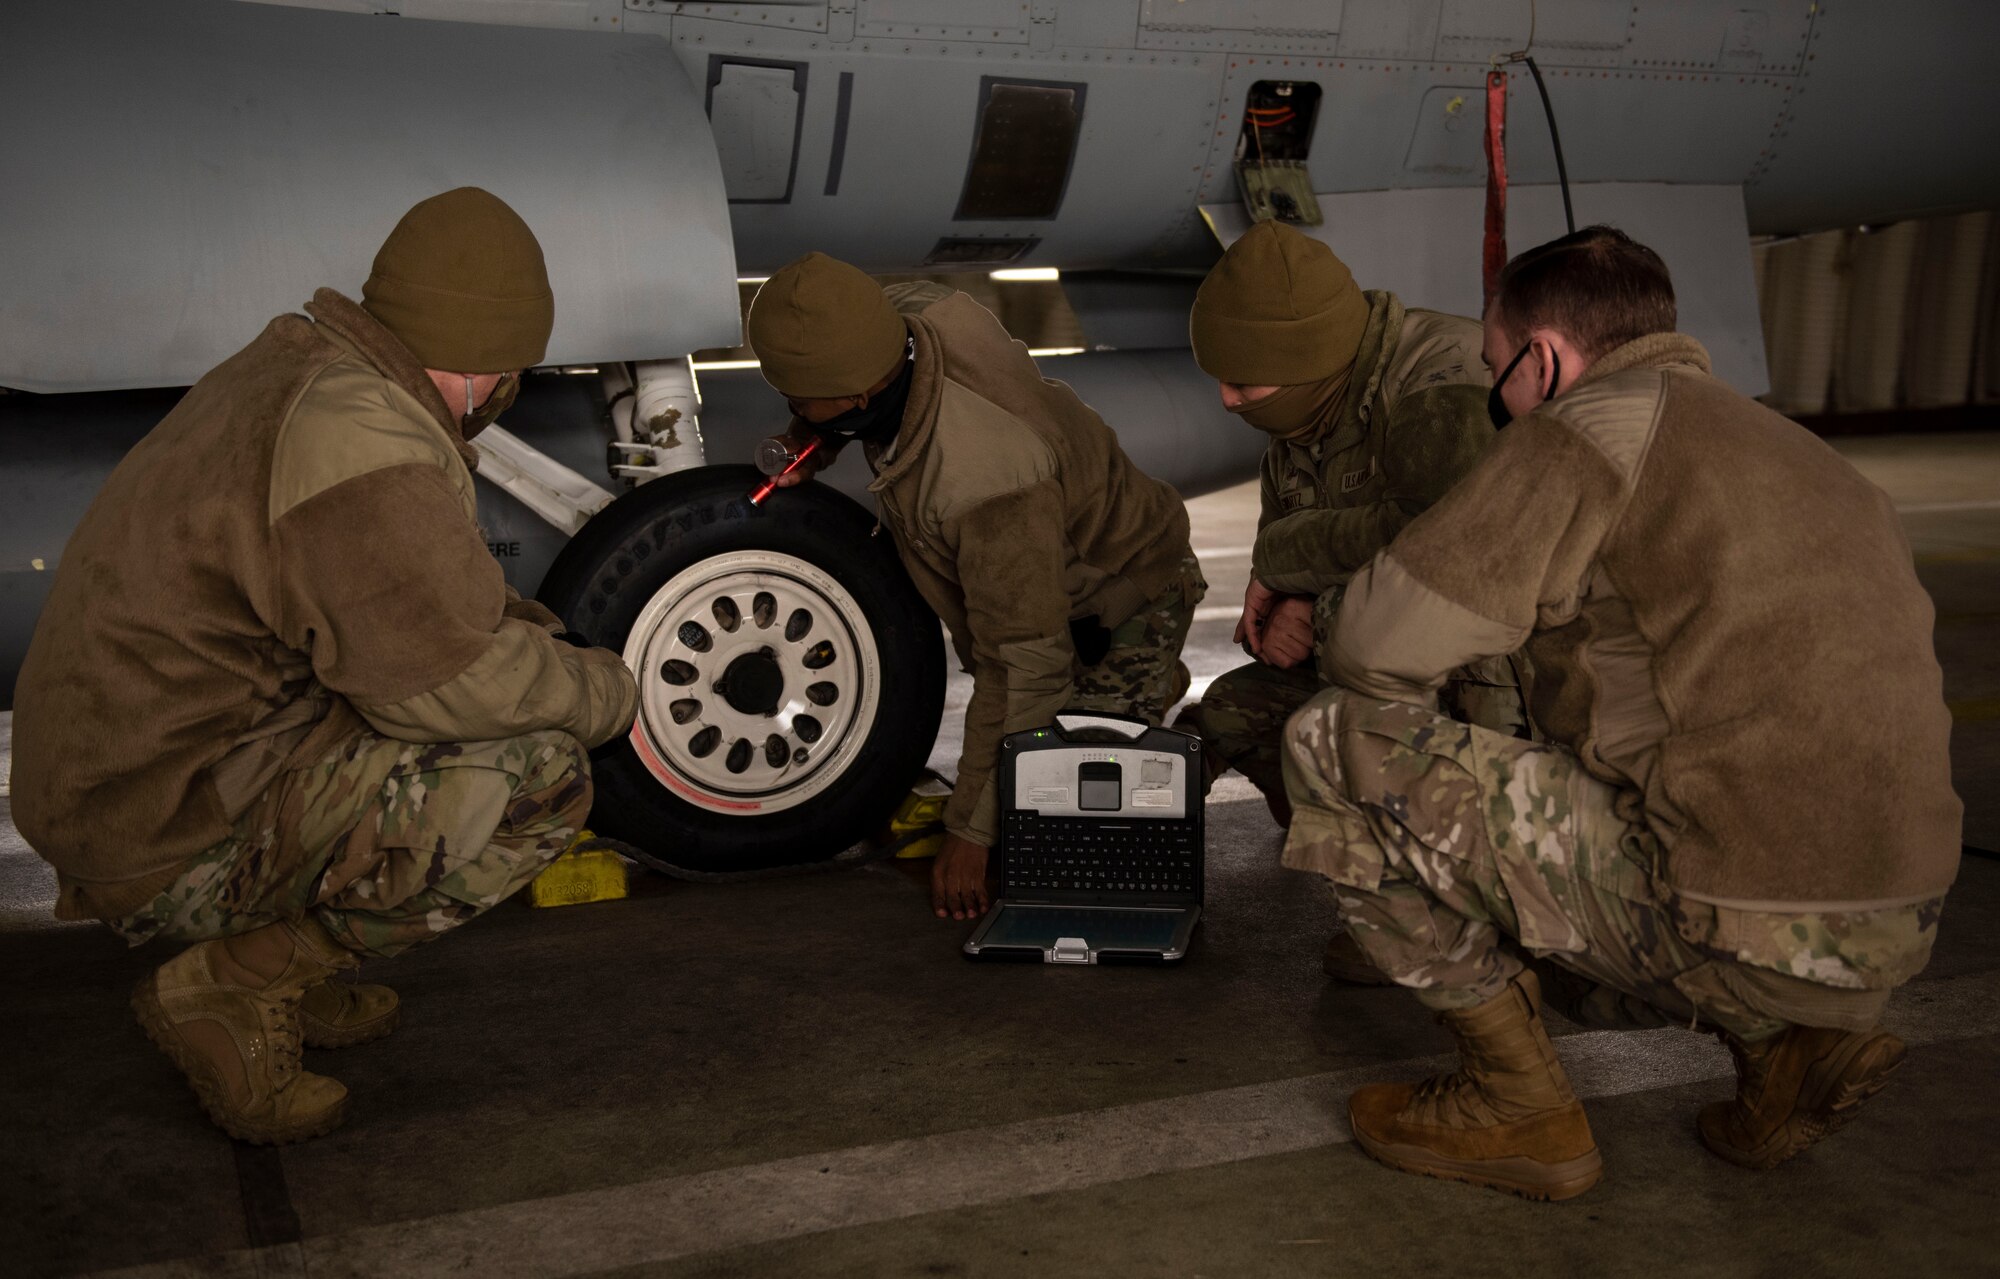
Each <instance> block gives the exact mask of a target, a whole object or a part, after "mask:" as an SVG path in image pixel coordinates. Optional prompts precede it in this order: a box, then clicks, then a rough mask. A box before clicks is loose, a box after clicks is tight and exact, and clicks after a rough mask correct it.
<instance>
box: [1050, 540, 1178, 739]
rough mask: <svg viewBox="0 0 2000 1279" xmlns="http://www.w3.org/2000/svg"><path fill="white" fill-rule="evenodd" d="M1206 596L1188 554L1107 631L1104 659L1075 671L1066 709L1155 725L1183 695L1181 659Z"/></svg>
mask: <svg viewBox="0 0 2000 1279" xmlns="http://www.w3.org/2000/svg"><path fill="white" fill-rule="evenodd" d="M1207 593H1208V583H1207V582H1206V581H1204V580H1202V576H1201V562H1200V561H1199V560H1197V559H1195V557H1194V552H1192V551H1190V552H1188V555H1187V558H1186V559H1184V560H1182V561H1181V567H1180V573H1179V575H1178V576H1177V577H1176V578H1175V580H1174V583H1173V584H1172V585H1171V586H1169V587H1168V588H1167V589H1166V590H1165V591H1164V592H1162V593H1161V594H1160V596H1159V597H1158V598H1156V599H1154V600H1152V601H1151V602H1149V603H1148V604H1147V605H1146V607H1144V608H1142V609H1140V610H1139V612H1138V613H1136V614H1134V615H1133V616H1132V617H1130V618H1128V619H1127V620H1126V621H1125V622H1124V623H1122V624H1121V625H1119V626H1117V627H1116V628H1114V629H1113V630H1112V632H1111V647H1110V649H1109V650H1107V651H1106V652H1105V654H1104V657H1103V658H1102V659H1101V660H1099V661H1097V662H1095V663H1093V664H1092V665H1089V666H1081V665H1079V667H1078V669H1077V671H1076V692H1075V694H1074V695H1073V696H1072V697H1071V698H1070V701H1069V706H1068V709H1070V710H1078V711H1099V712H1103V713H1106V714H1112V715H1135V716H1137V717H1139V718H1140V719H1143V720H1145V721H1146V722H1147V723H1149V724H1158V723H1159V722H1160V721H1161V719H1162V718H1164V717H1165V715H1166V713H1167V708H1168V707H1170V706H1172V705H1173V704H1174V703H1175V702H1178V701H1179V700H1181V698H1182V697H1184V696H1186V695H1187V691H1188V682H1189V680H1188V668H1187V664H1186V663H1185V662H1183V661H1181V649H1182V647H1184V646H1185V645H1186V644H1187V637H1188V628H1189V627H1190V626H1192V625H1194V610H1195V606H1196V605H1197V604H1200V603H1201V600H1202V597H1203V596H1204V595H1206V594H1207Z"/></svg>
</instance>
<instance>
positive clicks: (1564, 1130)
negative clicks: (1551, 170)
mask: <svg viewBox="0 0 2000 1279" xmlns="http://www.w3.org/2000/svg"><path fill="white" fill-rule="evenodd" d="M1674 318H1675V307H1674V297H1673V288H1672V285H1671V283H1670V282H1669V280H1668V278H1667V272H1666V268H1665V267H1664V266H1663V265H1662V264H1661V262H1660V260H1659V258H1658V257H1657V256H1655V255H1654V254H1653V253H1652V251H1651V250H1649V249H1646V248H1644V247H1643V246H1641V245H1638V244H1635V243H1633V242H1632V241H1631V240H1630V239H1628V238H1626V237H1625V236H1624V235H1622V234H1621V233H1619V232H1616V231H1612V230H1609V229H1607V228H1603V227H1590V228H1586V229H1585V230H1583V231H1579V232H1577V233H1575V234H1573V235H1570V236H1567V237H1564V238H1563V239H1561V240H1557V241H1554V242H1553V243H1551V244H1548V245H1544V246H1542V247H1541V248H1539V249H1534V250H1530V251H1529V252H1527V253H1525V254H1523V255H1521V256H1520V257H1519V258H1516V259H1515V260H1514V261H1513V262H1511V263H1509V264H1508V266H1507V268H1506V270H1505V272H1504V273H1503V274H1502V276H1501V281H1500V289H1499V296H1498V297H1497V298H1496V299H1495V300H1494V302H1493V304H1492V306H1491V308H1490V309H1489V311H1488V313H1487V317H1486V337H1485V342H1486V345H1485V358H1486V361H1487V363H1488V365H1489V367H1493V368H1496V369H1498V370H1500V372H1499V375H1498V378H1497V388H1498V389H1497V391H1496V394H1495V400H1496V404H1495V419H1496V421H1498V422H1500V423H1501V424H1502V425H1505V423H1506V422H1507V420H1508V417H1509V416H1510V415H1511V414H1523V415H1525V416H1524V417H1523V419H1522V420H1521V421H1519V422H1517V423H1515V424H1513V425H1511V426H1507V427H1506V429H1505V430H1504V431H1503V432H1502V434H1501V436H1500V438H1499V440H1498V442H1497V443H1496V444H1495V445H1494V447H1493V449H1492V450H1491V451H1490V452H1489V453H1488V455H1487V457H1486V459H1485V460H1484V461H1483V462H1482V463H1480V465H1479V466H1478V467H1477V468H1476V469H1475V470H1474V471H1473V472H1472V473H1471V474H1470V475H1468V476H1467V477H1466V478H1465V479H1464V480H1463V481H1461V482H1460V483H1459V485H1458V486H1457V487H1456V488H1454V489H1453V490H1452V491H1451V492H1450V493H1448V494H1446V495H1445V496H1444V497H1443V498H1442V499H1441V500H1440V501H1439V502H1438V503H1437V504H1436V505H1435V506H1433V507H1432V508H1431V509H1430V510H1429V511H1428V512H1426V513H1425V514H1424V515H1422V516H1420V517H1418V518H1417V519H1416V520H1415V521H1413V522H1412V523H1411V524H1410V525H1409V527H1408V528H1406V529H1404V530H1403V532H1402V533H1401V534H1400V535H1398V537H1397V538H1396V540H1395V542H1394V543H1392V544H1391V545H1390V547H1389V549H1388V551H1387V552H1386V553H1385V554H1384V555H1382V556H1381V557H1379V558H1378V559H1377V560H1375V562H1374V563H1373V564H1371V565H1369V566H1368V567H1366V568H1363V569H1362V570H1361V571H1360V572H1358V573H1357V574H1356V575H1355V577H1354V580H1353V582H1352V583H1351V584H1350V587H1349V589H1348V593H1347V599H1346V601H1345V603H1344V604H1343V605H1342V607H1341V610H1340V615H1339V618H1338V622H1337V625H1336V626H1335V629H1334V634H1333V643H1332V667H1333V671H1334V675H1335V678H1336V679H1337V681H1338V682H1339V684H1340V685H1342V687H1339V688H1335V689H1331V690H1329V691H1327V692H1325V693H1322V694H1320V695H1319V696H1317V697H1315V698H1314V699H1313V700H1312V701H1311V702H1309V703H1307V705H1306V707H1305V708H1304V709H1303V710H1301V711H1300V712H1299V713H1298V715H1297V716H1295V717H1294V718H1293V720H1292V721H1291V723H1290V725H1289V727H1288V728H1287V731H1286V751H1287V754H1286V761H1285V769H1286V784H1287V786H1288V787H1289V789H1290V792H1291V796H1292V800H1293V803H1294V804H1295V805H1296V807H1297V816H1296V819H1295V820H1294V822H1293V825H1292V828H1291V832H1290V835H1289V838H1288V840H1287V843H1286V847H1285V864H1286V865H1288V866H1292V867H1295V868H1297V869H1301V870H1309V871H1315V872H1317V873H1319V874H1321V875H1323V876H1325V877H1326V878H1327V879H1328V880H1330V881H1331V882H1332V884H1333V885H1334V889H1335V893H1336V896H1337V897H1338V900H1339V902H1340V908H1341V912H1342V914H1343V915H1344V916H1345V918H1346V920H1347V923H1348V926H1349V928H1350V929H1351V930H1352V932H1353V934H1354V936H1355V937H1356V939H1357V940H1358V941H1359V943H1360V946H1361V949H1362V950H1363V951H1364V952H1366V954H1367V956H1368V957H1369V958H1370V959H1371V960H1373V961H1374V963H1375V964H1376V965H1377V966H1378V967H1379V968H1380V969H1381V970H1382V971H1384V972H1386V973H1387V974H1389V975H1390V976H1391V977H1393V978H1394V979H1395V980H1396V981H1397V982H1398V983H1399V984H1401V985H1404V986H1407V987H1409V988H1410V989H1411V990H1412V991H1413V992H1414V993H1415V994H1416V996H1417V998H1418V999H1419V1000H1421V1001H1422V1002H1423V1003H1424V1004H1425V1005H1426V1006H1427V1007H1429V1008H1431V1009H1433V1010H1435V1011H1436V1012H1438V1013H1439V1014H1440V1016H1441V1018H1442V1020H1443V1021H1444V1023H1445V1025H1446V1026H1447V1027H1448V1028H1449V1029H1450V1030H1451V1031H1452V1033H1453V1035H1454V1036H1455V1037H1456V1038H1457V1040H1458V1043H1459V1047H1460V1058H1461V1065H1460V1067H1459V1069H1458V1070H1457V1071H1456V1072H1454V1073H1452V1074H1449V1075H1445V1076H1442V1077H1439V1078H1436V1079H1432V1080H1428V1081H1425V1082H1424V1083H1423V1084H1420V1085H1409V1084H1380V1085H1373V1086H1370V1087H1366V1088H1362V1089H1360V1090H1359V1091H1357V1092H1356V1093H1355V1094H1354V1096H1353V1097H1352V1098H1351V1099H1350V1101H1349V1103H1348V1114H1349V1119H1350V1121H1351V1123H1352V1126H1353V1130H1354V1135H1355V1139H1356V1140H1357V1142H1359V1144H1360V1145H1361V1147H1362V1149H1364V1150H1365V1151H1367V1152H1368V1153H1369V1154H1371V1155H1373V1156H1374V1157H1376V1158H1377V1159H1379V1160H1381V1161H1382V1162H1384V1163H1386V1164H1389V1165H1390V1166H1391V1167H1395V1168H1399V1169H1403V1170H1405V1171H1410V1172H1418V1173H1424V1174H1426V1175H1429V1176H1434V1177H1445V1178H1450V1179H1454V1180H1459V1181H1469V1182H1473V1183H1475V1184H1479V1185H1486V1186H1493V1187H1496V1188H1500V1189H1504V1190H1510V1191H1513V1192H1515V1193H1517V1194H1522V1195H1526V1196H1529V1197H1532V1198H1538V1199H1562V1198H1568V1197H1570V1196H1572V1195H1577V1194H1581V1193H1582V1192H1584V1191H1585V1190H1587V1189H1589V1188H1590V1186H1591V1185H1592V1184H1594V1183H1595V1182H1596V1181H1597V1179H1598V1176H1599V1173H1600V1170H1601V1162H1600V1159H1599V1156H1598V1153H1597V1147H1596V1143H1595V1142H1594V1140H1593V1139H1592V1137H1591V1133H1590V1126H1589V1124H1588V1123H1587V1122H1586V1120H1585V1118H1584V1114H1583V1107H1582V1105H1581V1103H1580V1102H1579V1101H1578V1100H1577V1098H1576V1096H1575V1094H1574V1093H1573V1092H1572V1091H1571V1090H1570V1086H1569V1083H1568V1080H1567V1079H1566V1078H1565V1076H1564V1074H1563V1070H1562V1064H1561V1062H1560V1061H1559V1060H1558V1059H1557V1056H1556V1052H1555V1048H1554V1045H1553V1044H1552V1043H1551V1041H1550V1039H1549V1036H1548V1034H1547V1032H1546V1030H1545V1029H1544V1028H1543V1025H1542V1021H1541V1017H1540V1011H1539V1010H1540V1007H1541V1003H1542V1000H1543V999H1544V998H1545V997H1546V998H1548V999H1549V1000H1550V1001H1551V1002H1553V1003H1555V1004H1556V1006H1557V1007H1559V1008H1560V1009H1561V1010H1562V1011H1563V1012H1564V1013H1565V1014H1567V1015H1569V1016H1571V1017H1573V1018H1575V1019H1576V1020H1578V1021H1580V1022H1583V1023H1584V1024H1588V1025H1598V1026H1607V1027H1618V1026H1634V1025H1653V1026H1657V1025H1673V1024H1678V1025H1682V1026H1702V1027H1705V1028H1707V1029H1708V1030H1710V1031H1713V1032H1715V1033H1717V1034H1719V1035H1720V1036H1721V1038H1722V1040H1723V1042H1724V1043H1725V1044H1727V1045H1728V1047H1729V1049H1730V1052H1731V1054H1732V1055H1733V1056H1734V1058H1735V1063H1736V1072H1737V1093H1736V1098H1735V1100H1734V1101H1729V1102H1716V1103H1714V1104H1712V1105H1710V1106H1708V1107H1706V1108H1705V1109H1703V1110H1702V1111H1701V1113H1700V1115H1699V1117H1698V1120H1697V1129H1698V1132H1699V1134H1700V1137H1701V1140H1702V1141H1703V1142H1704V1143H1705V1144H1706V1145H1707V1146H1708V1148H1709V1149H1710V1150H1712V1151H1714V1152H1715V1153H1716V1154H1717V1155H1720V1156H1721V1157H1723V1158H1725V1159H1727V1160H1729V1161H1731V1162H1732V1163H1736V1164H1740V1165H1743V1166H1745V1167H1749V1168H1770V1167H1773V1166H1775V1165H1776V1164H1778V1163H1780V1162H1782V1161H1784V1160H1786V1159H1788V1158H1790V1157H1792V1156H1793V1155H1795V1154H1797V1153H1798V1152H1799V1151H1800V1150H1803V1149H1804V1148H1805V1147H1806V1146H1808V1145H1810V1144H1811V1143H1812V1142H1814V1141H1816V1140H1818V1139H1819V1138H1821V1137H1823V1136H1825V1135H1826V1134H1827V1133H1829V1132H1832V1131H1833V1130H1835V1129H1836V1128H1838V1127H1839V1126H1840V1125H1841V1124H1843V1123H1844V1122H1846V1121H1847V1120H1848V1118H1850V1117H1851V1115H1852V1114H1853V1112H1854V1109H1855V1107H1857V1106H1858V1105H1859V1104H1860V1103H1861V1102H1863V1101H1865V1100H1867V1099H1868V1098H1869V1097H1870V1096H1872V1095H1873V1094H1874V1093H1875V1092H1877V1091H1878V1090H1879V1089H1880V1088H1881V1087H1882V1086H1883V1084H1884V1082H1885V1081H1886V1080H1887V1078H1888V1076H1889V1074H1890V1072H1891V1071H1893V1070H1894V1069H1895V1068H1896V1066H1897V1065H1898V1064H1899V1063H1900V1061H1901V1060H1902V1057H1903V1052H1904V1048H1903V1044H1902V1042H1901V1041H1900V1040H1898V1039H1897V1038H1896V1037H1895V1036H1893V1035H1890V1034H1885V1033H1882V1032H1880V1031H1879V1030H1877V1029H1876V1025H1877V1020H1878V1018H1879V1017H1880V1015H1881V1012H1882V1008H1883V1005H1884V1004H1885V1002H1886V1001H1887V999H1888V996H1889V993H1890V991H1891V990H1893V989H1894V988H1895V987H1896V986H1898V985H1900V984H1901V983H1903V982H1905V981H1908V980H1909V979H1910V978H1911V977H1912V976H1914V975H1915V974H1916V973H1917V972H1918V971H1919V970H1920V969H1922V968H1923V966H1924V964H1925V962H1926V961H1927V960H1928V958H1929V955H1930V949H1931V943H1932V939H1933V937H1934V935H1935V932H1936V926H1937V921H1938V915H1939V911H1940V909H1941V907H1942V903H1943V897H1944V893H1945V890H1946V888H1947V887H1948V886H1949V885H1950V883H1951V881H1952V878H1953V875H1954V873H1955V871H1956V868H1957V862H1958V855H1959V820H1960V815H1961V810H1960V805H1959V802H1958V799H1957V797H1956V796H1955V795H1954V794H1953V793H1952V789H1951V768H1950V764H1949V761H1948V758H1947V745H1948V741H1949V737H1950V730H1951V719H1950V715H1949V713H1948V712H1947V710H1946V708H1945V706H1944V702H1943V695H1942V676H1941V673H1940V671H1939V669H1938V664H1937V661H1936V659H1935V657H1934V656H1933V654H1932V651H1931V639H1930V636H1931V624H1932V613H1931V605H1930V601H1929V598H1928V597H1927V596H1926V595H1925V594H1924V591H1923V589H1922V587H1921V586H1919V585H1918V583H1917V579H1916V575H1915V573H1914V571H1913V570H1912V567H1911V562H1910V551H1909V544H1908V542H1907V541H1906V540H1905V539H1904V537H1903V534H1902V530H1901V528H1900V526H1899V524H1898V521H1897V516H1896V513H1895V511H1894V509H1893V508H1892V507H1891V506H1890V504H1889V500H1888V498H1887V496H1886V495H1884V494H1883V493H1882V492H1881V491H1880V490H1878V489H1876V488H1875V487H1874V486H1872V485H1870V484H1869V483H1868V482H1867V481H1866V480H1864V479H1862V477H1861V476H1859V475H1858V474H1856V473H1855V472H1854V470H1853V468H1852V467H1850V466H1849V465H1848V464H1847V463H1846V462H1845V461H1844V460H1842V459H1841V457H1840V456H1839V455H1838V454H1836V453H1835V452H1834V451H1833V450H1832V449H1830V448H1828V447H1827V446H1826V445H1825V444H1823V443H1822V442H1821V441H1819V440H1817V439H1815V438H1814V437H1812V436H1811V435H1809V434H1808V433H1807V432H1805V431H1804V430H1802V429H1800V428H1799V427H1798V426H1797V425H1795V424H1794V423H1791V422H1788V421H1786V420H1785V419H1784V418H1782V417H1780V416H1778V415H1777V414H1775V413H1772V412H1770V411H1769V410H1767V409H1765V408H1763V407H1762V406H1760V405H1758V404H1757V403H1755V402H1754V401H1751V400H1748V399H1746V398H1744V397H1743V396H1741V395H1738V394H1736V393H1735V392H1734V391H1731V390H1730V389H1729V388H1728V387H1726V386H1724V385H1723V384H1722V383H1720V382H1718V381H1716V380H1715V379H1714V378H1713V377H1711V376H1710V375H1709V372H1708V358H1707V354H1706V352H1704V351H1703V350H1702V348H1701V346H1700V344H1698V343H1696V342H1695V341H1693V340H1692V339H1690V338H1686V337H1683V336H1681V335H1679V334H1677V333H1675V332H1674V331H1673V329H1674ZM1523 641H1526V643H1527V647H1528V651H1529V654H1530V655H1531V657H1532V658H1533V661H1534V670H1535V679H1534V684H1533V693H1534V705H1533V708H1532V709H1533V712H1534V716H1535V722H1536V724H1537V726H1538V727H1539V728H1540V729H1541V730H1543V731H1544V732H1545V733H1546V734H1547V735H1548V737H1549V738H1550V739H1551V741H1550V742H1549V743H1547V744H1540V743H1534V742H1529V741H1523V740H1520V739H1518V738H1515V737H1510V736H1506V735H1503V734H1500V733H1495V732H1493V731H1491V730H1489V729H1486V728H1483V727H1481V726H1478V725H1468V724H1464V723H1460V722H1458V721H1456V720H1453V719H1450V718H1447V717H1445V716H1444V715H1442V714H1440V713H1438V711H1437V709H1436V703H1435V692H1436V690H1437V689H1438V687H1439V686H1440V685H1441V684H1442V683H1443V682H1444V680H1445V678H1446V675H1447V673H1448V672H1450V671H1451V670H1453V669H1454V668H1456V667H1459V666H1461V665H1462V664H1464V663H1466V662H1468V661H1473V660H1476V659H1478V658H1481V657H1487V656H1491V655H1493V654H1497V653H1505V652H1510V651H1512V650H1513V649H1514V648H1515V647H1517V646H1518V645H1520V644H1521V643H1522V642H1523Z"/></svg>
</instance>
